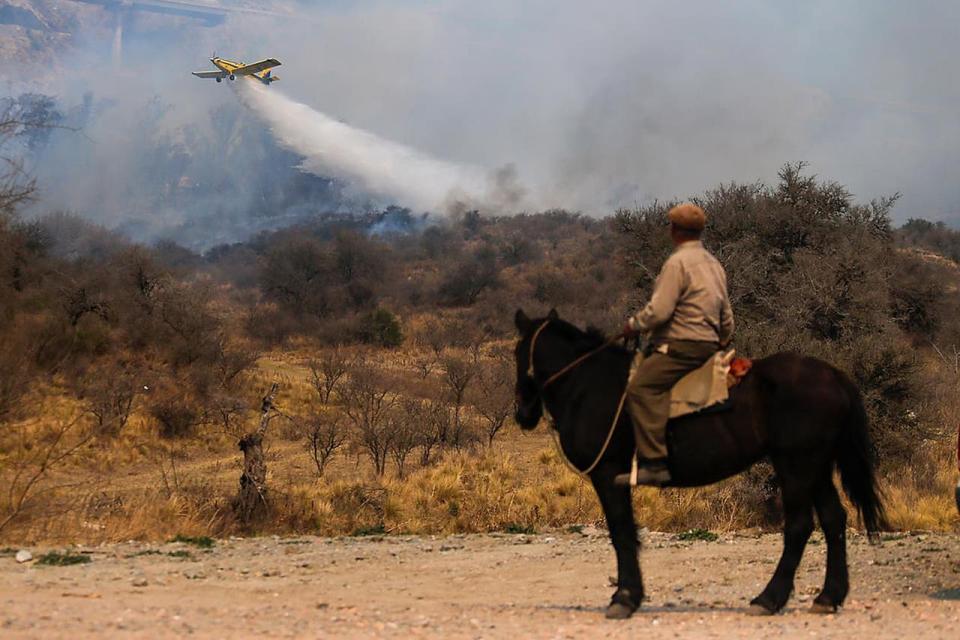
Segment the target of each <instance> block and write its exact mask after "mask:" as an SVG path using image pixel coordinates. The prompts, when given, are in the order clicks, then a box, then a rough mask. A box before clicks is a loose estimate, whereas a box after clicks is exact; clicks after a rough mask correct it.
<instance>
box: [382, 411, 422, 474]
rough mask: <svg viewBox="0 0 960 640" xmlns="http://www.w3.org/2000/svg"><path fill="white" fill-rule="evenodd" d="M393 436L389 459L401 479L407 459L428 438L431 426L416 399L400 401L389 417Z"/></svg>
mask: <svg viewBox="0 0 960 640" xmlns="http://www.w3.org/2000/svg"><path fill="white" fill-rule="evenodd" d="M391 421H392V422H393V436H392V437H391V440H390V457H391V458H393V462H394V464H395V465H396V466H397V475H398V476H400V477H401V478H402V477H403V476H404V474H405V471H406V463H407V458H409V457H410V454H411V453H412V452H413V450H414V449H416V448H417V447H419V446H422V444H423V442H424V440H425V439H429V438H430V428H431V426H432V425H430V424H429V422H428V420H427V415H425V411H424V406H423V404H422V403H421V401H420V400H417V399H416V398H405V399H403V400H401V401H400V402H399V404H398V406H397V408H396V409H395V410H394V411H393V414H392V416H391Z"/></svg>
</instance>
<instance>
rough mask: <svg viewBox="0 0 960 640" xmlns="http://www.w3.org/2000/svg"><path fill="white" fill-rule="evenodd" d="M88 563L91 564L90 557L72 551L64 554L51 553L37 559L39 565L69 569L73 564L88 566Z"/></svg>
mask: <svg viewBox="0 0 960 640" xmlns="http://www.w3.org/2000/svg"><path fill="white" fill-rule="evenodd" d="M88 562H90V556H88V555H86V554H83V553H73V552H71V551H66V552H64V553H60V552H59V551H51V552H49V553H45V554H43V555H42V556H40V557H39V558H37V564H42V565H45V566H48V567H67V566H70V565H72V564H87V563H88Z"/></svg>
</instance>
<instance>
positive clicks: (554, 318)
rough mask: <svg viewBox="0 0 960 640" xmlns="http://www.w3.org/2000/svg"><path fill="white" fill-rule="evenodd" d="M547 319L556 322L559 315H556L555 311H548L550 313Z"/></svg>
mask: <svg viewBox="0 0 960 640" xmlns="http://www.w3.org/2000/svg"><path fill="white" fill-rule="evenodd" d="M547 318H549V319H550V320H558V319H560V314H559V313H557V310H556V309H550V313H548V314H547Z"/></svg>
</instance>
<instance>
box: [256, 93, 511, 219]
mask: <svg viewBox="0 0 960 640" xmlns="http://www.w3.org/2000/svg"><path fill="white" fill-rule="evenodd" d="M238 93H239V95H240V96H241V99H242V100H243V102H244V103H245V104H246V105H247V106H248V107H250V108H251V109H253V110H254V111H255V112H256V113H257V114H258V115H259V116H260V117H261V118H262V119H263V120H264V121H265V122H267V123H268V124H269V126H270V129H271V131H272V132H273V134H274V135H275V136H276V138H277V139H278V140H279V141H280V143H281V144H282V145H283V146H285V147H286V148H288V149H290V150H291V151H293V152H295V153H297V154H299V155H300V156H302V157H303V161H302V162H301V164H300V168H301V169H303V170H305V171H309V172H310V173H313V174H315V175H317V176H334V177H336V178H339V179H341V180H343V181H344V182H346V183H347V184H350V185H352V186H354V187H355V188H357V189H359V190H360V191H361V192H366V193H371V194H374V195H376V196H380V197H383V198H386V199H388V200H392V201H394V202H396V203H398V204H400V205H403V206H406V207H410V208H413V209H417V210H422V211H443V210H444V209H446V208H448V207H449V206H450V205H452V204H454V203H466V204H467V205H468V206H477V207H479V208H491V207H493V206H496V205H501V204H506V203H504V198H503V197H502V196H501V193H502V192H503V191H504V190H503V189H501V188H500V182H501V181H500V180H499V179H498V177H499V176H500V175H502V173H496V174H494V175H492V176H490V177H489V178H488V177H487V175H486V173H485V172H484V171H483V170H482V169H480V168H478V167H473V166H469V165H463V164H455V163H452V162H446V161H443V160H439V159H437V158H434V157H431V156H430V155H428V154H426V153H423V152H420V151H417V150H416V149H413V148H411V147H408V146H405V145H402V144H398V143H396V142H391V141H389V140H385V139H383V138H381V137H379V136H376V135H374V134H372V133H370V132H368V131H364V130H362V129H358V128H355V127H352V126H350V125H348V124H345V123H343V122H339V121H337V120H335V119H333V118H331V117H330V116H328V115H325V114H323V113H321V112H319V111H317V110H315V109H312V108H310V107H308V106H307V105H305V104H302V103H299V102H296V101H294V100H291V99H290V98H288V97H287V96H285V95H284V94H283V93H281V92H279V91H278V90H277V89H275V88H270V89H268V88H266V87H264V86H261V85H259V84H257V83H256V82H253V81H246V82H242V83H238ZM513 200H515V198H514V199H513ZM514 204H516V202H514Z"/></svg>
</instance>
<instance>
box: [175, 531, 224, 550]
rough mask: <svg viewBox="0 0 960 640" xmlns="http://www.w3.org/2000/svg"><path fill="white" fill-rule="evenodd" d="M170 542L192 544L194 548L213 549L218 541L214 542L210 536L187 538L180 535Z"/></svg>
mask: <svg viewBox="0 0 960 640" xmlns="http://www.w3.org/2000/svg"><path fill="white" fill-rule="evenodd" d="M170 542H182V543H184V544H192V545H193V546H195V547H199V548H201V549H212V548H213V545H215V544H216V543H217V542H216V540H214V539H213V538H211V537H210V536H185V535H181V534H179V533H178V534H177V535H176V536H175V537H174V538H173V540H170Z"/></svg>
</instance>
